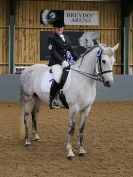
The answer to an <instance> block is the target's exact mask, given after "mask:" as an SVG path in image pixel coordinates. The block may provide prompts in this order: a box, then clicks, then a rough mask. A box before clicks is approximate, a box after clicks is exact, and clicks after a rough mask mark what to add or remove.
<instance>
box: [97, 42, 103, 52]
mask: <svg viewBox="0 0 133 177" xmlns="http://www.w3.org/2000/svg"><path fill="white" fill-rule="evenodd" d="M98 45H99V47H100V49H101V50H102V51H104V50H105V49H104V46H103V45H102V44H100V43H98Z"/></svg>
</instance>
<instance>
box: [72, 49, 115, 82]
mask: <svg viewBox="0 0 133 177" xmlns="http://www.w3.org/2000/svg"><path fill="white" fill-rule="evenodd" d="M94 47H96V46H94ZM94 47H92V48H91V49H89V50H87V51H86V52H85V54H83V56H82V59H81V62H80V65H79V67H80V66H81V64H82V62H83V60H84V56H85V55H87V54H88V53H89V52H90V51H91V50H92V49H93V48H94ZM96 56H97V61H98V74H91V73H87V72H83V71H80V70H77V69H74V68H71V69H72V70H74V71H76V72H78V73H80V74H82V75H84V76H86V77H89V78H91V79H94V80H96V81H100V82H104V77H103V75H104V74H106V73H110V72H113V71H112V70H106V71H102V65H101V63H102V60H101V56H102V50H99V51H98V52H97V54H96Z"/></svg>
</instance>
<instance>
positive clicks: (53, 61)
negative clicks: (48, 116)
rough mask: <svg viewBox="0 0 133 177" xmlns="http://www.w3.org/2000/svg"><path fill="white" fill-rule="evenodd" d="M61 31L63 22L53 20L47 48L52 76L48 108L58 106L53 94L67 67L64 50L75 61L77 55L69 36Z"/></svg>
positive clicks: (56, 90)
mask: <svg viewBox="0 0 133 177" xmlns="http://www.w3.org/2000/svg"><path fill="white" fill-rule="evenodd" d="M63 31H64V22H62V21H60V20H58V21H55V22H54V23H53V33H52V34H51V35H50V36H49V37H48V49H49V51H50V54H51V58H50V60H49V66H50V67H51V69H52V73H53V78H54V80H53V82H52V85H51V89H50V96H49V108H50V109H53V108H58V107H59V105H57V103H56V102H55V96H56V93H57V92H58V90H59V86H60V80H61V76H62V72H63V69H64V68H66V67H69V63H68V61H66V52H68V51H69V52H70V53H71V55H72V57H73V59H74V60H75V61H76V60H77V59H78V55H77V54H76V53H75V52H74V50H73V49H72V47H71V41H70V38H69V37H68V36H66V35H64V34H63Z"/></svg>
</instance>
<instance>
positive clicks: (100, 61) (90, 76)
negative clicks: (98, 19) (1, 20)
mask: <svg viewBox="0 0 133 177" xmlns="http://www.w3.org/2000/svg"><path fill="white" fill-rule="evenodd" d="M118 45H119V44H117V45H115V46H114V47H113V48H111V47H105V46H103V45H102V44H100V43H99V44H98V45H97V46H95V47H93V48H92V49H91V50H90V51H87V52H86V53H85V54H84V55H82V56H81V57H80V58H79V59H78V61H77V62H76V63H75V65H73V67H72V68H71V69H70V71H69V74H68V77H67V80H66V82H65V85H64V86H63V88H62V92H63V94H64V95H65V98H66V101H67V103H68V107H69V127H68V141H67V150H68V155H67V158H68V159H69V160H72V159H73V158H74V153H73V150H72V143H71V142H72V136H73V134H74V129H75V123H76V116H77V114H78V112H79V111H80V128H79V141H78V143H79V154H80V155H82V156H83V155H85V154H86V151H85V150H84V147H83V130H84V125H85V120H86V118H87V117H88V114H89V111H90V109H91V105H92V103H93V102H94V100H95V97H96V80H100V81H102V82H103V84H104V86H106V87H111V85H112V83H113V72H112V69H113V64H114V62H115V59H114V51H115V50H116V49H117V48H118ZM49 69H50V68H49V66H47V65H45V64H35V65H32V66H30V67H28V68H26V69H25V70H24V71H23V72H22V74H21V78H20V79H21V86H22V92H23V98H24V125H25V146H26V147H29V146H31V142H30V139H29V134H28V119H29V114H30V105H31V101H32V97H34V100H35V102H34V107H33V110H32V130H33V135H35V140H39V141H40V137H39V135H38V134H37V122H36V121H37V114H38V112H39V109H40V105H41V100H42V101H44V102H46V103H48V100H49V89H50V86H47V87H46V88H48V89H46V88H45V90H44V91H42V86H41V85H42V82H44V83H51V82H49V80H50V79H51V75H52V74H51V73H50V72H49ZM43 78H45V79H44V80H45V81H42V80H43ZM46 85H47V84H46ZM61 106H62V104H61Z"/></svg>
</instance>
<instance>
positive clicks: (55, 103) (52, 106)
mask: <svg viewBox="0 0 133 177" xmlns="http://www.w3.org/2000/svg"><path fill="white" fill-rule="evenodd" d="M55 108H56V109H58V108H60V105H59V102H58V101H57V100H53V101H50V102H49V109H55Z"/></svg>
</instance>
